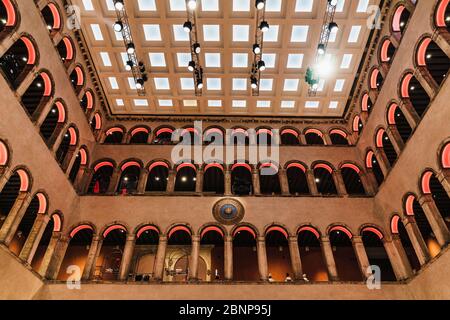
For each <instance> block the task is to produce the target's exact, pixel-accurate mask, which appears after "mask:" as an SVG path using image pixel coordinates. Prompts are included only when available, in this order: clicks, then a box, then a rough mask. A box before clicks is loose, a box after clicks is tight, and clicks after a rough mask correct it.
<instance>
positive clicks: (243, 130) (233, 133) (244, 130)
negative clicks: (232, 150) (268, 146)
mask: <svg viewBox="0 0 450 320" xmlns="http://www.w3.org/2000/svg"><path fill="white" fill-rule="evenodd" d="M235 134H243V135H245V136H247V137H248V131H247V130H246V129H244V128H234V129H233V131H232V132H231V135H232V136H234V135H235Z"/></svg>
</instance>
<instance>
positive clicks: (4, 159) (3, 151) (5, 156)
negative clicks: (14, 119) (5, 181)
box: [0, 140, 9, 174]
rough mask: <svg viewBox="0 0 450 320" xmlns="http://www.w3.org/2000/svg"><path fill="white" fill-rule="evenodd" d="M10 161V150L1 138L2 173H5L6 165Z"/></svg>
mask: <svg viewBox="0 0 450 320" xmlns="http://www.w3.org/2000/svg"><path fill="white" fill-rule="evenodd" d="M8 163H9V150H8V146H7V145H6V143H5V142H3V141H2V140H0V174H3V173H4V171H3V170H4V167H5V166H7V165H8Z"/></svg>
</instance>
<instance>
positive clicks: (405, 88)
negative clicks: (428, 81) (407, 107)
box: [400, 72, 414, 98]
mask: <svg viewBox="0 0 450 320" xmlns="http://www.w3.org/2000/svg"><path fill="white" fill-rule="evenodd" d="M413 76H414V75H413V74H412V73H410V72H409V73H407V74H405V75H404V76H403V78H402V83H401V86H400V91H401V92H400V93H401V97H402V98H409V83H410V82H411V79H412V78H413Z"/></svg>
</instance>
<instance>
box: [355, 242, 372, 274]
mask: <svg viewBox="0 0 450 320" xmlns="http://www.w3.org/2000/svg"><path fill="white" fill-rule="evenodd" d="M352 244H353V249H354V250H355V255H356V259H357V260H358V265H359V268H360V270H361V275H362V276H363V279H364V280H365V279H367V277H368V275H370V274H371V273H370V274H368V273H367V268H368V267H369V266H370V262H369V258H368V257H367V253H366V248H365V247H364V243H363V241H362V237H361V236H353V238H352Z"/></svg>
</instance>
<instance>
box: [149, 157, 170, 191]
mask: <svg viewBox="0 0 450 320" xmlns="http://www.w3.org/2000/svg"><path fill="white" fill-rule="evenodd" d="M148 171H149V173H148V178H147V184H146V186H145V191H146V192H155V191H157V192H164V191H166V190H167V180H168V179H169V165H168V164H167V163H165V162H164V161H157V162H153V163H152V164H151V165H150V166H149V168H148Z"/></svg>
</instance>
